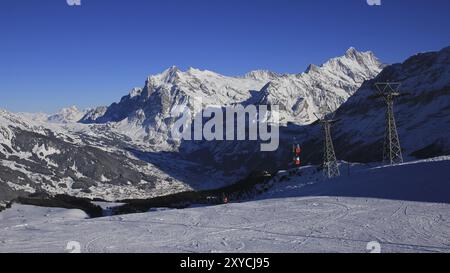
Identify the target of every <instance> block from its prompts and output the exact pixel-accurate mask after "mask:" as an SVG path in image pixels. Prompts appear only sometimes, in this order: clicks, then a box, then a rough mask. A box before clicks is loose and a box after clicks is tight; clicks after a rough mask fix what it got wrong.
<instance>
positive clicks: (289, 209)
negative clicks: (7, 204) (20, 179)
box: [0, 157, 450, 252]
mask: <svg viewBox="0 0 450 273" xmlns="http://www.w3.org/2000/svg"><path fill="white" fill-rule="evenodd" d="M449 168H450V158H449V157H443V158H437V159H434V160H425V161H418V162H412V163H409V164H403V165H399V166H394V167H375V168H367V167H365V166H362V165H352V173H351V175H350V176H348V177H346V176H343V177H340V178H338V179H335V180H329V181H318V180H320V179H319V177H320V176H319V174H318V173H316V172H315V170H314V168H313V167H305V168H303V169H302V170H300V171H301V172H303V175H302V176H299V177H296V178H292V179H290V180H289V181H280V182H277V183H276V184H275V185H274V188H273V189H272V190H270V191H269V192H267V193H266V194H264V195H263V196H261V197H260V198H259V200H257V201H252V202H247V203H235V204H227V205H220V206H213V207H196V208H189V209H183V210H163V211H152V212H148V213H143V214H132V215H122V216H111V217H104V218H96V219H85V217H86V215H85V214H84V213H82V212H81V211H78V210H62V209H49V208H37V207H32V206H23V205H13V207H12V208H11V209H8V210H6V211H3V212H1V213H0V231H1V232H0V252H66V251H68V250H66V247H67V244H68V242H70V241H76V242H79V243H80V247H81V248H80V250H81V252H369V250H367V244H368V243H369V242H373V241H375V242H378V243H379V244H380V246H381V252H450V237H449V236H448V235H449V234H450V220H449V219H450V180H449V179H448V169H449ZM280 175H281V176H282V175H283V174H280ZM308 184H310V185H308Z"/></svg>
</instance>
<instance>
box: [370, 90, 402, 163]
mask: <svg viewBox="0 0 450 273" xmlns="http://www.w3.org/2000/svg"><path fill="white" fill-rule="evenodd" d="M375 86H376V88H377V89H378V97H382V98H383V99H384V101H385V102H386V104H387V108H386V129H385V130H386V132H385V138H384V145H383V162H385V163H388V164H391V165H393V164H399V163H403V156H402V148H401V146H400V140H399V137H398V132H397V125H396V123H395V116H394V100H395V98H396V97H398V96H400V93H399V92H398V89H399V88H400V83H389V82H387V83H376V84H375Z"/></svg>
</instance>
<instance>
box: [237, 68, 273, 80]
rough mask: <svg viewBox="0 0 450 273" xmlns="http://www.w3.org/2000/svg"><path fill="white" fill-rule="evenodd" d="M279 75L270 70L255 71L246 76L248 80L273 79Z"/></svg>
mask: <svg viewBox="0 0 450 273" xmlns="http://www.w3.org/2000/svg"><path fill="white" fill-rule="evenodd" d="M278 76H279V75H278V74H276V73H274V72H271V71H269V70H253V71H250V72H248V73H247V74H245V75H244V78H246V79H255V80H257V79H272V78H276V77H278Z"/></svg>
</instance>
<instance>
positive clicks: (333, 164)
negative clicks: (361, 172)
mask: <svg viewBox="0 0 450 273" xmlns="http://www.w3.org/2000/svg"><path fill="white" fill-rule="evenodd" d="M316 117H317V118H318V119H319V121H320V123H321V124H322V127H323V130H324V133H325V141H324V154H323V172H324V175H325V176H326V177H328V178H333V177H337V176H340V175H341V173H340V171H339V166H338V163H337V159H336V153H335V152H334V145H333V139H332V137H331V125H332V124H333V123H336V122H337V120H333V119H326V118H325V117H324V118H323V119H320V118H319V117H318V116H317V115H316Z"/></svg>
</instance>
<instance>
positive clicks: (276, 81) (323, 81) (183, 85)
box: [81, 48, 383, 149]
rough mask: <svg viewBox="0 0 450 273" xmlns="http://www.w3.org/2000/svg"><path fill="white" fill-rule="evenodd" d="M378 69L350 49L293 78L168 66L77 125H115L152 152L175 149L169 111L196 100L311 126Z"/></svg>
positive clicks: (368, 55)
mask: <svg viewBox="0 0 450 273" xmlns="http://www.w3.org/2000/svg"><path fill="white" fill-rule="evenodd" d="M382 67H383V64H381V63H380V62H379V61H378V59H377V58H376V57H375V56H374V55H373V53H371V52H358V51H357V50H355V49H354V48H350V49H349V50H348V51H347V52H346V53H345V55H344V56H341V57H337V58H333V59H331V60H330V61H328V62H326V63H325V64H323V65H322V66H320V67H319V66H315V65H310V67H309V68H308V69H307V71H306V72H304V73H301V74H293V75H289V74H284V75H279V74H276V73H273V72H269V71H261V70H260V71H252V72H250V73H248V74H246V75H245V76H243V77H227V76H223V75H220V74H217V73H215V72H211V71H207V70H204V71H202V70H198V69H194V68H190V69H188V70H187V71H185V72H183V71H181V70H179V69H178V68H177V67H171V68H169V69H167V70H166V71H164V72H163V73H161V74H158V75H154V76H150V77H148V79H147V81H146V83H145V86H144V87H143V88H134V89H133V90H132V91H131V92H130V94H129V95H127V96H125V97H123V98H122V99H121V100H120V102H118V103H113V104H112V105H110V106H109V107H107V108H105V107H100V108H97V109H94V110H92V111H90V112H88V113H87V114H86V115H85V117H83V119H81V122H82V123H87V124H92V123H96V124H104V123H108V122H109V123H114V124H113V126H114V127H115V128H117V129H118V130H119V131H121V132H124V133H125V134H127V135H128V136H130V137H131V138H133V139H135V140H141V141H143V142H146V143H152V144H154V148H155V149H171V148H172V149H173V148H174V147H173V146H174V145H175V146H176V145H177V143H175V144H174V143H171V142H170V139H169V137H170V128H171V126H172V125H173V123H174V121H175V119H174V118H173V117H171V113H172V111H173V110H174V109H181V108H182V107H188V108H189V109H194V101H198V100H199V99H201V100H202V103H203V106H204V107H206V106H208V105H218V106H228V105H233V104H238V103H242V104H249V103H252V104H267V105H274V104H277V105H279V106H280V109H281V113H280V117H281V122H282V123H283V124H286V123H287V122H295V123H298V124H309V123H311V122H313V121H315V117H314V115H313V113H314V112H318V111H319V109H320V108H321V107H323V106H328V107H330V108H331V109H333V110H334V109H336V108H337V107H339V106H340V105H341V104H342V103H343V102H345V101H346V100H347V99H348V98H349V97H350V96H351V95H352V94H353V93H354V92H355V91H356V90H357V88H358V87H359V86H360V85H361V83H362V82H363V81H364V80H367V79H371V78H373V77H375V76H376V75H377V74H378V73H379V72H380V71H381V69H382ZM194 114H197V113H194Z"/></svg>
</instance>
